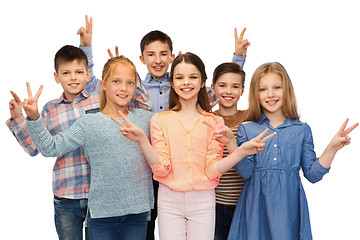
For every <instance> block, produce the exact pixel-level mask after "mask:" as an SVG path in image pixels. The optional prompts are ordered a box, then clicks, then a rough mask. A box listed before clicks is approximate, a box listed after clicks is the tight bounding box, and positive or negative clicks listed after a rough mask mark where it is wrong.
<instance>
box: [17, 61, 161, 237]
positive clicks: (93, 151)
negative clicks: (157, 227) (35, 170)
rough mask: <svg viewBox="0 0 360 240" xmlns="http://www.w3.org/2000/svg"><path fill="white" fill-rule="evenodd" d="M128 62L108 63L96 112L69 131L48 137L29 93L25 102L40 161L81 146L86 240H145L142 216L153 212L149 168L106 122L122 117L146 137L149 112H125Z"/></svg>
mask: <svg viewBox="0 0 360 240" xmlns="http://www.w3.org/2000/svg"><path fill="white" fill-rule="evenodd" d="M136 80H137V73H136V69H135V66H134V65H133V63H132V62H131V61H130V60H128V59H127V58H125V57H123V56H120V57H116V58H112V59H109V60H108V62H107V63H106V64H105V66H104V70H103V74H102V81H101V89H102V92H101V100H100V112H98V113H95V114H88V115H86V116H84V117H82V118H80V119H78V120H77V121H76V122H75V123H74V124H73V125H72V126H71V127H70V128H69V129H68V130H66V131H64V132H62V133H59V134H58V135H55V136H51V134H50V132H49V131H48V130H47V129H46V127H45V124H44V121H43V120H42V118H39V116H38V112H37V100H38V98H39V95H40V92H38V93H37V95H36V96H35V97H32V96H31V91H30V93H29V99H26V100H25V101H24V109H25V112H26V114H27V115H28V118H29V120H27V125H28V128H29V132H30V135H31V137H32V139H33V141H34V143H35V145H36V146H37V147H38V149H39V150H40V152H41V153H42V154H43V155H44V156H61V155H63V154H65V153H67V152H70V151H73V150H74V149H77V148H80V147H82V148H83V149H84V153H85V156H86V157H87V160H88V162H89V164H90V169H91V185H90V191H89V198H88V199H89V200H88V201H89V228H90V239H92V240H96V239H102V240H104V239H145V236H146V224H147V216H148V214H149V213H150V209H151V208H152V207H153V200H154V199H153V188H152V180H151V169H150V168H149V166H148V164H147V163H146V160H145V159H144V155H143V154H142V153H141V150H140V149H139V147H138V145H137V144H136V143H135V142H133V141H130V140H128V139H126V138H125V137H123V136H121V135H119V133H118V131H117V128H118V127H117V124H116V123H114V122H113V121H112V120H111V117H114V118H116V117H118V116H119V113H118V112H121V113H122V114H124V115H127V117H128V118H129V119H131V121H133V122H136V124H137V125H138V126H139V127H141V129H142V130H143V131H144V132H145V133H146V134H147V135H148V136H149V128H150V123H149V122H150V118H151V116H152V113H151V112H149V111H145V110H142V109H133V110H131V111H129V110H128V109H127V104H128V103H129V101H131V100H132V99H133V96H134V93H135V91H136V86H137V84H136Z"/></svg>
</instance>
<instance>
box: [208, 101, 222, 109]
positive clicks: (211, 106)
mask: <svg viewBox="0 0 360 240" xmlns="http://www.w3.org/2000/svg"><path fill="white" fill-rule="evenodd" d="M219 101H220V98H218V99H216V101H215V102H213V103H212V104H211V105H210V109H212V108H213V107H215V106H216V104H218V103H219Z"/></svg>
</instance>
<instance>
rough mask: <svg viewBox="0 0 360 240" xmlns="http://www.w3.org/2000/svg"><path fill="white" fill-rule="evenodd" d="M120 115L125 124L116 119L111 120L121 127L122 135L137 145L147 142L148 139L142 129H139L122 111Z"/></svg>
mask: <svg viewBox="0 0 360 240" xmlns="http://www.w3.org/2000/svg"><path fill="white" fill-rule="evenodd" d="M119 114H120V117H121V118H122V119H123V120H124V122H122V121H120V120H119V119H117V118H115V117H112V118H111V119H112V120H113V121H115V122H116V123H117V124H119V125H120V131H121V133H122V135H124V136H125V137H127V138H128V139H130V140H133V141H135V142H137V143H139V142H140V141H141V140H144V139H146V140H147V137H146V135H145V133H144V131H143V130H142V129H141V128H139V127H137V126H136V125H135V124H133V123H132V122H131V121H130V120H129V119H127V117H126V116H125V115H124V114H123V113H122V112H121V111H119Z"/></svg>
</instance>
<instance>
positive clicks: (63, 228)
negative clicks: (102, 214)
mask: <svg viewBox="0 0 360 240" xmlns="http://www.w3.org/2000/svg"><path fill="white" fill-rule="evenodd" d="M54 209H55V227H56V232H57V234H58V236H59V240H70V239H71V240H83V224H84V221H85V219H86V214H87V199H67V198H59V197H57V196H54ZM88 235H89V234H88V230H87V227H85V239H87V240H88V239H89V237H88Z"/></svg>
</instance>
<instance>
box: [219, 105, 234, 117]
mask: <svg viewBox="0 0 360 240" xmlns="http://www.w3.org/2000/svg"><path fill="white" fill-rule="evenodd" d="M218 112H219V113H220V115H221V116H223V117H227V116H233V115H235V114H236V113H237V112H238V109H237V106H236V105H234V106H231V107H224V106H222V105H219V110H218Z"/></svg>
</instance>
